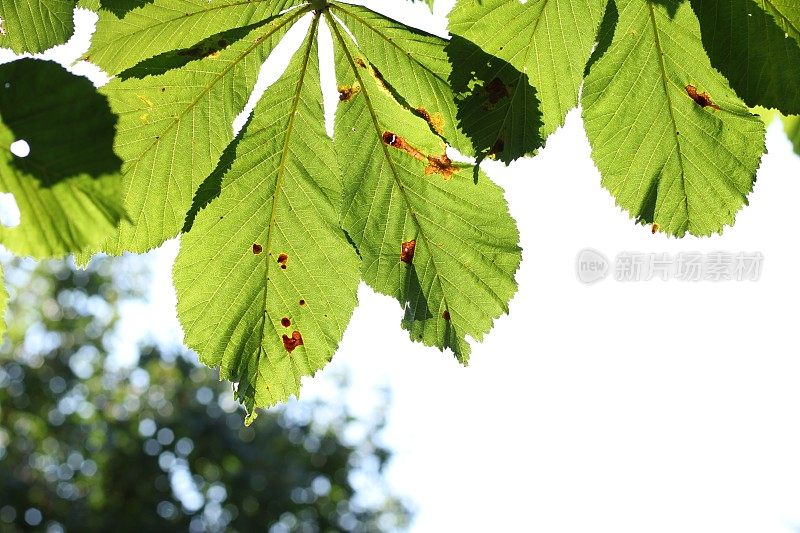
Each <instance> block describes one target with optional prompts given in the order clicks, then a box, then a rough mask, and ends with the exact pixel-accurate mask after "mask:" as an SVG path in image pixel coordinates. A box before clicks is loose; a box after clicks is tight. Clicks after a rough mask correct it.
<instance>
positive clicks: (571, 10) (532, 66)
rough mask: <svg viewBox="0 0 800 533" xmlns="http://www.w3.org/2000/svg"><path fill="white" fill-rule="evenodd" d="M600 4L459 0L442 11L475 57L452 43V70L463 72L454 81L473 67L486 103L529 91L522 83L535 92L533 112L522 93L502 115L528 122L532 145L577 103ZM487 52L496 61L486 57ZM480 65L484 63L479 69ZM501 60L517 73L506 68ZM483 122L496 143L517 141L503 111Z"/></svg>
mask: <svg viewBox="0 0 800 533" xmlns="http://www.w3.org/2000/svg"><path fill="white" fill-rule="evenodd" d="M605 4H606V0H578V1H576V0H545V1H541V0H540V1H528V2H526V3H524V4H523V3H520V2H519V0H459V2H458V3H457V4H456V7H455V9H454V10H453V11H452V13H451V14H450V33H452V34H453V35H454V36H457V37H460V38H462V39H464V40H466V41H468V42H470V43H472V44H473V45H474V47H475V48H477V49H478V50H480V51H481V52H482V54H476V53H475V52H474V51H472V50H469V49H468V50H466V51H465V50H462V49H461V48H460V47H458V48H456V49H454V50H453V51H452V55H451V59H452V61H453V68H454V69H455V70H457V71H459V70H460V71H461V72H462V73H466V74H461V75H460V76H461V78H464V77H467V78H468V77H469V74H471V73H473V72H475V73H477V74H479V76H480V77H481V78H482V79H479V80H477V82H476V83H478V84H479V85H481V86H482V88H483V90H484V92H485V93H486V97H487V98H488V101H489V102H490V103H492V104H497V103H498V102H499V101H501V100H502V99H503V98H509V99H514V98H518V95H517V93H518V92H519V91H520V90H523V91H530V89H528V88H527V87H528V85H527V84H528V83H529V84H530V86H532V87H533V88H534V89H535V91H536V94H537V95H538V101H539V102H540V106H541V115H539V112H538V111H537V110H536V109H535V108H533V107H532V106H530V105H522V103H523V102H531V96H530V95H528V96H525V97H524V98H520V100H519V102H518V103H517V104H516V105H515V106H512V107H511V109H510V112H512V113H515V114H521V115H522V116H523V117H524V119H525V121H527V122H534V123H535V124H536V127H537V129H538V134H539V135H538V139H537V141H538V143H537V144H540V143H541V142H542V141H543V140H544V139H545V138H547V136H548V135H549V134H551V133H552V132H554V131H555V130H556V129H557V128H558V127H559V126H561V125H562V124H563V123H564V119H565V117H566V114H567V112H568V111H569V110H570V109H572V108H574V107H575V106H576V105H577V103H578V88H579V87H580V85H581V82H582V80H583V71H584V67H585V66H586V61H587V60H588V59H589V55H590V54H591V52H592V48H593V46H594V44H595V37H596V35H597V29H598V27H599V25H600V21H601V19H602V17H603V12H604V8H605ZM456 42H458V41H456ZM487 55H488V56H489V57H488V58H487ZM491 57H494V58H496V59H497V60H499V61H492V59H491ZM487 62H488V63H491V64H489V65H488V66H487ZM507 65H510V66H512V67H513V68H515V69H516V70H517V71H518V72H516V73H514V72H510V71H509V69H508V67H507ZM456 89H457V90H458V89H462V88H460V87H456ZM504 119H506V121H504ZM466 127H467V128H470V125H469V124H467V125H466ZM474 127H475V126H473V127H472V128H474ZM483 127H484V128H486V129H487V130H491V131H492V134H493V135H495V137H496V138H497V139H498V140H500V141H502V143H503V145H505V144H506V143H512V142H519V141H518V137H519V129H520V128H519V126H517V127H516V128H515V130H516V131H514V130H513V129H512V130H511V131H509V129H510V126H509V124H508V122H507V118H506V117H505V114H502V115H500V116H497V117H495V118H493V119H492V120H491V121H488V122H487V123H486V124H485V125H484V126H483ZM472 128H470V129H472ZM495 132H496V133H495ZM484 135H487V133H484ZM482 144H486V143H485V142H484V143H482ZM536 148H538V146H537V145H534V146H530V145H529V146H526V149H527V151H528V152H530V151H533V150H535V149H536ZM519 155H522V154H520V153H519V152H518V148H517V149H515V150H514V151H513V156H514V157H518V156H519ZM504 160H506V161H508V160H509V158H504Z"/></svg>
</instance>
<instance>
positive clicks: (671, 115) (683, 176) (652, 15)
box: [647, 2, 689, 225]
mask: <svg viewBox="0 0 800 533" xmlns="http://www.w3.org/2000/svg"><path fill="white" fill-rule="evenodd" d="M647 8H648V10H649V15H650V22H651V23H652V25H653V40H654V41H655V46H656V54H657V55H658V65H659V68H660V69H661V83H662V85H663V87H664V97H665V98H666V99H667V109H668V110H669V118H670V120H671V121H672V138H673V140H674V141H675V146H676V147H677V150H678V164H679V165H680V168H681V187H682V188H683V205H684V207H685V208H686V223H687V225H688V224H689V196H688V195H687V194H686V169H685V168H684V166H683V153H682V152H681V141H680V138H678V136H676V135H675V132H676V131H679V130H678V124H677V122H676V120H675V112H674V111H673V109H672V98H671V97H670V95H669V85H668V80H667V67H666V65H665V64H664V49H663V48H662V46H661V39H660V38H659V36H658V24H657V23H656V15H655V9H654V8H653V4H652V3H650V2H647ZM654 218H655V216H654ZM670 222H671V220H670Z"/></svg>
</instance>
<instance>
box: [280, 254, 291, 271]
mask: <svg viewBox="0 0 800 533" xmlns="http://www.w3.org/2000/svg"><path fill="white" fill-rule="evenodd" d="M288 263H289V256H288V255H286V254H284V253H282V254H278V264H279V265H280V266H281V268H282V269H283V270H286V265H287V264H288Z"/></svg>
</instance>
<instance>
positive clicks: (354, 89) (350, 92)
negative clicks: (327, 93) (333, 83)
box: [337, 83, 361, 102]
mask: <svg viewBox="0 0 800 533" xmlns="http://www.w3.org/2000/svg"><path fill="white" fill-rule="evenodd" d="M337 89H338V91H339V101H340V102H347V101H349V100H350V99H351V98H353V97H354V96H355V95H357V94H358V93H359V92H361V85H359V84H358V83H354V84H353V85H339V87H338V88H337Z"/></svg>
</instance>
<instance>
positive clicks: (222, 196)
mask: <svg viewBox="0 0 800 533" xmlns="http://www.w3.org/2000/svg"><path fill="white" fill-rule="evenodd" d="M398 1H399V0H398ZM427 3H428V4H429V6H431V7H432V2H427ZM76 5H77V6H79V7H82V8H87V9H92V10H95V11H96V12H97V13H98V15H99V21H98V24H97V29H96V32H95V34H94V36H93V39H92V45H91V47H90V49H89V51H88V52H87V53H86V54H85V56H84V57H83V60H85V61H88V62H91V63H93V64H95V65H97V66H99V67H100V68H102V69H103V70H104V71H105V72H107V73H108V74H109V75H111V76H112V80H111V81H110V82H109V83H108V84H107V85H105V86H103V87H102V88H101V89H100V90H99V94H96V95H95V96H94V97H95V98H96V99H97V101H95V102H91V103H86V104H85V105H91V106H92V108H93V109H95V108H96V109H99V110H102V111H103V112H99V113H96V114H92V113H89V114H87V115H86V116H88V115H92V116H94V115H97V116H98V117H99V118H98V119H97V121H96V123H95V121H94V120H91V121H82V122H81V127H80V129H79V131H78V134H73V133H72V131H70V133H69V134H65V130H63V129H62V130H58V129H57V128H56V126H57V125H58V124H59V123H69V122H71V121H72V118H70V117H69V116H68V115H66V114H65V113H64V112H63V111H62V110H61V109H62V107H63V106H61V107H59V106H57V102H55V101H51V100H53V98H55V97H52V98H49V99H48V98H43V99H37V100H36V101H34V100H33V99H26V98H25V95H27V94H30V93H33V92H34V91H36V90H38V91H40V92H42V93H43V94H48V95H53V94H57V95H63V94H65V92H66V91H64V90H60V89H58V90H55V89H54V88H53V87H55V86H56V85H53V84H54V83H56V82H52V83H51V86H49V87H48V86H47V80H50V79H51V78H53V76H40V77H42V80H40V81H38V82H37V81H36V80H37V77H36V75H34V73H33V72H31V73H30V74H27V73H26V74H25V75H24V76H23V74H21V73H20V72H19V71H20V69H23V70H24V69H33V70H36V69H37V68H47V67H44V66H37V65H36V63H39V62H37V61H33V60H22V61H19V62H17V63H20V65H19V66H18V67H15V66H14V65H15V63H12V64H10V65H7V66H5V67H3V68H5V69H6V71H5V72H3V73H2V77H3V79H2V80H0V81H1V82H5V83H6V91H5V92H3V93H2V95H0V115H2V120H3V124H2V126H0V135H2V139H3V140H2V143H3V148H4V152H3V154H6V155H4V156H3V159H2V161H0V165H2V167H0V170H1V171H2V175H0V182H2V186H3V188H4V190H6V191H9V192H12V193H13V194H14V195H15V197H16V199H17V202H18V203H19V205H20V211H21V223H20V225H19V227H18V228H14V229H13V230H3V231H2V232H1V233H0V237H1V238H2V242H3V244H4V245H6V246H7V247H9V248H10V249H11V250H12V251H14V252H16V253H18V254H21V255H31V256H34V257H50V256H58V255H64V254H66V253H70V252H72V253H76V254H78V256H79V258H81V259H82V260H88V258H90V257H91V256H92V255H93V254H94V253H97V252H105V253H109V254H120V253H122V252H124V251H130V252H144V251H147V250H149V249H152V248H154V247H157V246H159V245H160V244H161V243H163V242H164V241H165V240H167V239H170V238H172V237H175V236H177V235H181V250H180V253H179V255H178V259H177V262H176V265H175V269H174V281H175V286H176V289H177V293H178V313H179V317H180V319H181V322H182V324H183V327H184V331H185V342H186V344H187V345H188V346H189V347H191V348H192V349H194V350H196V351H197V352H198V353H199V354H200V357H201V359H202V361H203V362H205V363H206V364H208V365H211V366H219V367H220V369H221V374H222V376H223V377H225V378H227V379H230V380H231V381H233V382H235V383H236V392H237V397H238V398H239V399H240V400H241V401H242V402H243V403H244V404H245V406H246V407H247V408H248V410H249V411H250V412H251V413H253V412H254V411H253V410H254V408H255V407H258V406H267V405H272V404H274V403H277V402H280V401H283V400H285V399H286V398H288V397H289V396H290V395H293V394H297V393H298V392H299V386H300V379H301V378H302V377H303V376H308V375H313V374H314V373H315V372H316V371H317V370H318V369H320V368H322V367H323V366H324V365H325V364H326V363H327V362H328V361H329V360H330V358H331V357H332V356H333V354H334V352H335V351H336V347H337V345H338V343H339V341H340V340H341V337H342V335H343V332H344V330H345V328H346V326H347V324H348V322H349V320H350V317H351V315H352V312H353V309H354V307H355V305H356V303H357V302H356V289H357V287H358V284H359V282H360V281H362V280H363V281H365V282H366V283H367V284H369V285H370V286H371V287H372V288H374V289H375V290H376V291H378V292H380V293H384V294H387V295H389V296H392V297H394V298H395V299H397V300H398V302H399V303H400V305H401V306H402V309H403V319H402V326H403V327H404V328H405V329H407V330H408V331H409V334H410V336H411V338H412V339H413V340H415V341H419V342H423V343H424V344H426V345H430V346H435V347H438V348H440V349H449V350H451V351H452V352H453V354H454V355H455V356H456V357H457V358H458V359H459V360H460V361H462V362H464V363H466V361H467V360H468V357H469V343H468V340H467V339H469V338H472V339H477V340H480V339H481V338H482V336H483V335H484V334H486V333H487V332H488V331H489V330H490V329H491V326H492V323H493V321H494V320H495V319H496V318H497V317H499V316H500V315H501V314H503V313H504V312H507V310H508V302H509V300H510V298H511V297H512V296H513V294H514V292H515V290H516V284H515V280H514V275H515V272H516V270H517V268H518V266H519V263H520V259H521V252H520V248H519V246H518V242H519V236H518V232H517V228H516V224H515V222H514V220H513V219H512V218H511V217H510V215H509V213H508V207H507V204H506V201H505V199H504V196H503V191H502V190H501V189H500V188H499V187H498V186H497V185H495V184H493V183H492V181H491V180H490V179H489V178H488V177H487V176H486V175H485V174H484V173H483V172H482V170H481V168H480V162H481V161H482V160H483V159H485V158H492V159H497V160H500V161H503V162H505V163H510V162H512V161H513V160H515V159H517V158H520V157H523V156H526V155H533V154H535V153H536V152H537V151H538V149H539V148H541V147H542V146H543V144H544V142H545V140H546V139H547V137H548V136H549V135H550V134H551V133H553V132H554V131H555V130H556V129H558V128H559V127H560V126H561V125H562V124H563V123H564V120H565V117H566V115H567V113H568V112H569V111H570V110H571V109H573V108H575V107H576V106H578V105H579V104H580V106H581V109H582V114H583V119H584V125H585V128H586V133H587V136H588V138H589V141H590V144H591V146H592V155H593V158H594V161H595V163H596V165H597V167H598V169H599V170H600V173H601V175H602V184H603V186H604V187H606V188H607V189H608V190H609V191H610V192H611V194H612V195H614V197H615V198H616V200H617V202H618V204H619V205H620V206H621V207H622V208H624V209H625V210H626V211H628V212H629V213H630V214H631V216H632V217H634V218H635V219H636V220H637V222H640V223H643V224H647V225H652V229H653V231H654V232H655V231H662V232H665V233H667V234H669V235H674V236H683V235H685V234H686V233H690V234H693V235H710V234H714V233H719V232H721V231H722V229H723V228H724V226H726V225H730V224H732V223H733V222H734V217H735V214H736V212H737V211H738V210H739V209H740V208H741V207H742V206H743V205H745V204H746V203H747V197H748V195H749V193H750V192H751V191H752V189H753V184H754V181H755V176H756V171H757V169H758V167H759V164H760V160H761V156H762V154H763V152H764V135H765V133H764V132H765V125H764V122H763V121H762V119H761V118H760V117H759V116H757V115H755V114H754V113H753V112H751V111H752V109H753V108H755V107H757V106H760V107H763V108H769V109H775V110H777V111H779V112H780V113H782V114H784V115H786V118H785V121H786V122H785V124H786V131H787V134H788V135H789V136H790V137H792V138H793V139H795V141H796V139H797V137H798V135H797V131H798V127H797V124H798V123H797V119H796V117H793V116H792V115H797V114H800V5H799V4H797V3H796V2H793V1H788V0H781V1H777V0H770V1H760V0H731V1H729V2H712V1H705V0H681V1H679V0H577V1H575V0H528V1H527V2H524V3H522V2H519V1H518V0H458V2H457V3H456V6H455V8H454V9H453V11H452V12H451V13H450V16H449V30H450V34H451V35H450V38H448V39H444V38H441V37H438V36H435V35H431V34H428V33H425V32H423V31H420V30H417V29H415V28H412V27H409V26H407V25H405V24H403V23H401V22H398V21H395V20H392V19H390V18H387V17H385V16H383V15H381V14H379V13H377V12H375V11H373V10H371V9H368V8H366V7H362V6H358V5H352V4H348V3H343V2H336V1H331V2H327V1H323V0H313V1H309V2H307V1H304V0H253V1H248V2H242V1H240V0H214V1H211V2H209V1H207V0H125V1H120V2H110V1H106V0H80V1H79V2H75V1H73V2H70V1H67V0H62V1H57V0H25V1H23V2H13V3H11V2H4V1H0V8H1V9H2V11H1V12H0V17H2V35H0V46H6V47H10V48H12V49H13V50H15V51H23V50H27V51H31V52H38V51H41V50H44V49H46V48H48V47H50V46H52V45H54V44H56V43H58V42H60V41H63V40H65V39H66V38H67V37H68V35H69V34H70V32H71V29H72V26H71V21H72V19H71V18H70V17H66V16H64V13H70V12H71V9H72V8H74V7H75V6H76ZM295 25H300V28H301V29H303V30H304V31H305V37H304V38H303V40H302V43H301V44H300V46H299V48H297V50H295V51H294V52H293V54H292V56H291V59H290V60H289V63H288V66H286V67H285V69H284V68H283V67H282V68H281V70H282V71H281V72H277V71H276V72H274V73H271V74H273V75H274V77H275V78H277V81H276V82H275V83H274V84H272V85H271V86H269V87H268V88H267V90H266V92H265V93H264V94H263V96H260V98H259V99H258V101H257V103H256V105H255V109H254V110H253V112H252V113H251V114H250V115H249V117H248V120H247V123H246V125H245V127H244V128H243V129H242V131H241V132H240V133H238V134H235V133H234V130H233V128H232V123H233V121H234V119H235V118H236V117H237V115H239V113H241V111H242V110H243V109H244V108H245V106H246V105H247V104H248V102H249V101H250V100H251V98H252V93H253V89H254V87H255V86H256V81H257V78H258V76H259V72H260V71H261V68H262V65H263V64H264V62H265V61H266V60H267V58H268V57H269V56H270V54H271V53H273V51H274V50H275V48H276V46H277V45H278V43H280V42H281V41H282V39H283V38H284V37H285V36H286V34H287V32H288V31H289V30H290V29H291V28H293V27H295ZM321 32H329V33H330V36H331V39H332V42H333V50H332V55H333V60H334V69H335V76H336V84H337V88H338V91H339V101H338V105H337V107H336V112H335V120H334V127H333V135H332V136H331V135H329V133H328V132H327V131H326V128H325V114H324V109H323V90H322V87H321V81H320V80H321V75H320V72H321V70H320V58H321V57H322V58H323V60H324V58H327V57H329V55H330V51H329V50H327V49H325V50H324V53H322V54H320V49H319V42H320V33H321ZM269 64H272V62H270V63H269ZM275 68H277V67H275ZM64 76H67V77H68V76H69V75H66V74H65V75H64ZM6 80H7V81H6ZM22 80H28V81H22ZM68 82H70V83H68ZM57 84H58V85H61V86H64V87H67V86H72V85H75V86H77V85H80V84H79V83H78V82H76V81H75V82H72V81H71V80H66V79H65V80H61V81H59V82H57ZM9 86H10V87H11V90H9ZM14 88H17V91H16V92H15V91H14ZM0 91H3V88H2V87H0ZM78 93H79V89H78V88H77V87H76V89H75V96H74V97H73V98H72V101H76V100H77V99H78ZM89 100H90V97H89V96H86V97H85V98H82V99H81V102H84V101H87V102H88V101H89ZM79 105H83V104H79ZM54 108H55V110H54ZM37 116H38V117H41V116H48V117H51V118H52V117H58V119H59V120H51V122H52V125H48V124H37V123H36V120H41V119H36V118H35V117H37ZM61 127H62V128H63V127H64V126H63V124H62V125H61ZM109 127H110V128H112V129H114V130H115V132H116V134H115V136H114V140H113V146H105V145H103V146H99V145H97V142H98V139H101V138H110V137H109V136H107V135H106V136H102V135H100V134H98V133H97V132H98V131H101V130H103V131H105V130H104V128H105V129H108V128H109ZM23 128H28V131H34V132H38V131H42V132H45V131H47V132H48V133H47V134H46V135H45V134H42V135H41V136H42V137H44V138H45V140H46V141H47V142H48V143H50V142H52V143H53V145H54V146H56V147H58V151H57V153H60V154H61V156H60V157H55V156H54V157H51V158H50V160H49V161H39V163H41V164H40V165H39V167H37V168H38V170H32V169H31V167H32V165H33V164H34V162H36V160H35V158H34V154H36V153H38V152H37V150H36V146H33V151H32V155H31V157H30V158H26V159H20V158H17V157H15V156H13V155H10V154H9V153H8V152H7V150H5V148H6V147H7V146H8V145H9V144H10V142H11V141H13V140H14V139H17V138H21V137H20V135H21V130H22V129H23ZM84 130H85V131H84ZM90 134H91V135H90ZM29 137H30V139H31V140H33V141H35V140H36V139H35V138H34V136H33V133H31V134H30V135H29ZM87 139H88V141H87ZM87 151H88V152H90V153H97V154H98V155H97V156H96V157H85V158H83V159H81V157H80V154H81V153H82V152H87ZM67 154H69V155H67ZM457 154H460V155H462V156H465V157H464V158H461V157H457V156H456V155H457ZM457 160H458V161H462V160H472V161H475V163H461V162H456V161H457Z"/></svg>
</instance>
